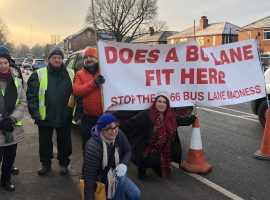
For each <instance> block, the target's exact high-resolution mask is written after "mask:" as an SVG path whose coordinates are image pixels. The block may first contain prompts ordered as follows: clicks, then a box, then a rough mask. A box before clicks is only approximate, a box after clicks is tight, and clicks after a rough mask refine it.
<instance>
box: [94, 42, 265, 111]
mask: <svg viewBox="0 0 270 200" xmlns="http://www.w3.org/2000/svg"><path fill="white" fill-rule="evenodd" d="M98 53H99V64H100V70H101V74H102V75H104V77H105V80H106V81H105V84H103V98H104V110H141V109H146V108H149V106H150V104H151V103H152V102H153V100H154V98H155V95H156V94H157V93H159V92H167V93H168V94H169V95H170V97H171V106H172V107H181V106H189V105H200V106H222V105H231V104H238V103H243V102H246V101H251V100H253V99H257V98H261V97H264V96H265V83H264V77H263V73H262V70H261V67H260V63H259V57H258V51H257V43H256V41H255V40H246V41H243V42H236V43H231V44H226V45H222V46H215V47H210V48H204V49H202V48H201V47H200V46H199V44H198V43H197V42H196V41H190V42H186V43H181V44H174V45H168V44H160V45H145V44H130V43H118V42H111V41H99V42H98Z"/></svg>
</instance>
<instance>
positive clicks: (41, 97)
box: [37, 67, 75, 120]
mask: <svg viewBox="0 0 270 200" xmlns="http://www.w3.org/2000/svg"><path fill="white" fill-rule="evenodd" d="M67 71H68V75H69V78H70V81H71V84H72V85H73V79H74V76H75V73H74V71H73V70H72V69H67ZM37 74H38V80H39V92H38V101H39V114H40V116H41V120H44V119H45V118H46V106H45V93H46V90H47V89H48V69H47V67H44V68H40V69H38V70H37Z"/></svg>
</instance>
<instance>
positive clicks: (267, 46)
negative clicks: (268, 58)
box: [238, 29, 270, 52]
mask: <svg viewBox="0 0 270 200" xmlns="http://www.w3.org/2000/svg"><path fill="white" fill-rule="evenodd" d="M258 33H259V34H260V35H259V36H258V44H259V48H260V49H261V50H262V51H263V52H266V51H268V52H270V40H263V29H253V30H243V31H239V34H238V41H243V40H247V39H250V38H253V39H254V38H256V37H257V35H258ZM249 37H250V38H249Z"/></svg>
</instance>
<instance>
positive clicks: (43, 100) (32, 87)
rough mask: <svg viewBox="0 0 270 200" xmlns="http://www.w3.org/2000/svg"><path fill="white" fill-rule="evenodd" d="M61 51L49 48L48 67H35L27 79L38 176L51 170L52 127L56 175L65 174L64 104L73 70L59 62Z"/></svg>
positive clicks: (67, 119) (67, 122)
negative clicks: (36, 135)
mask: <svg viewBox="0 0 270 200" xmlns="http://www.w3.org/2000/svg"><path fill="white" fill-rule="evenodd" d="M63 58H64V54H63V52H62V50H61V49H60V48H59V47H53V48H52V49H51V51H50V53H49V56H48V60H49V63H48V66H47V67H45V68H41V69H38V70H36V71H35V72H33V73H32V74H31V76H30V77H29V80H28V82H27V85H28V89H27V101H28V110H29V113H30V114H31V117H32V118H33V119H34V120H35V123H36V124H37V125H38V132H39V156H40V162H41V163H42V166H41V167H40V169H39V170H38V175H45V174H47V172H49V171H50V170H51V163H52V162H51V159H52V157H53V143H52V134H53V131H54V130H56V135H57V149H58V155H57V159H58V160H59V165H60V175H67V174H68V165H69V163H70V159H69V156H70V155H71V152H72V146H71V121H72V110H73V108H72V107H71V106H69V105H68V101H69V99H70V97H71V95H72V84H73V78H74V71H73V70H71V69H66V67H65V65H64V64H63Z"/></svg>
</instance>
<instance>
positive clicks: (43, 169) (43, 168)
mask: <svg viewBox="0 0 270 200" xmlns="http://www.w3.org/2000/svg"><path fill="white" fill-rule="evenodd" d="M50 170H51V165H42V166H41V167H40V168H39V169H38V175H40V176H43V175H45V174H47V173H48V172H49V171H50Z"/></svg>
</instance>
